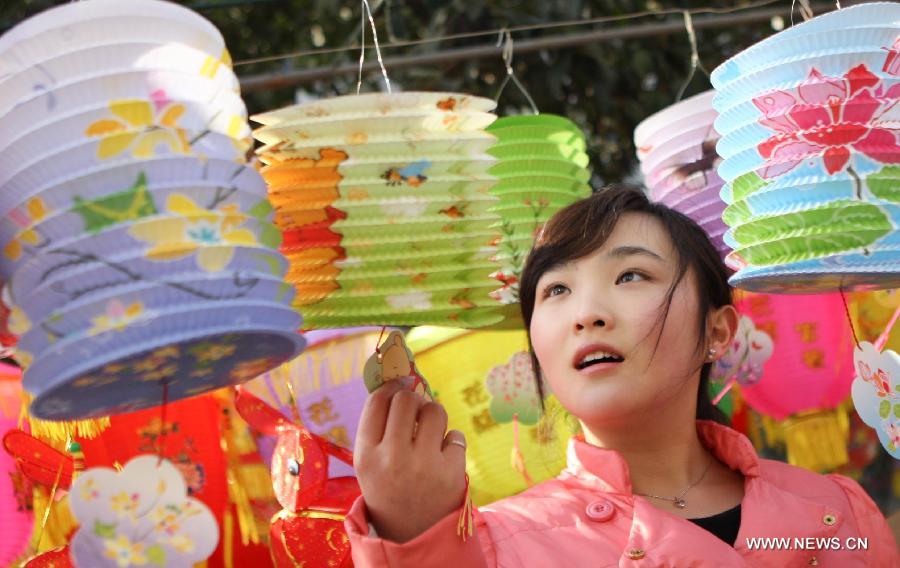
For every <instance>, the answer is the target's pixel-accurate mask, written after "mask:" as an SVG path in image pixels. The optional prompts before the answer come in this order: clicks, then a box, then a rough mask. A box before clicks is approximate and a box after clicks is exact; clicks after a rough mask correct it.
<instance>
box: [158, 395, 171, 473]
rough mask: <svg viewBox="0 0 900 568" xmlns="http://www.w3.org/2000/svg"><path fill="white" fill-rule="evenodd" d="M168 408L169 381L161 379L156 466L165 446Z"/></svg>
mask: <svg viewBox="0 0 900 568" xmlns="http://www.w3.org/2000/svg"><path fill="white" fill-rule="evenodd" d="M168 406H169V381H167V380H166V379H163V393H162V407H161V408H160V410H159V440H158V442H157V451H158V452H159V454H158V459H157V461H156V466H157V467H159V466H160V465H161V464H162V461H163V453H164V451H165V446H166V410H167V408H168Z"/></svg>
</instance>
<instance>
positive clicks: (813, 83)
mask: <svg viewBox="0 0 900 568" xmlns="http://www.w3.org/2000/svg"><path fill="white" fill-rule="evenodd" d="M898 100H900V85H894V86H892V87H891V88H887V87H886V85H884V84H882V81H881V80H880V79H879V78H878V77H877V76H875V75H874V74H872V72H871V71H869V69H868V68H867V67H866V66H865V65H864V64H860V65H858V66H856V67H854V68H852V69H850V70H849V71H848V72H847V73H846V74H845V75H844V76H843V77H828V76H825V75H823V74H822V73H820V72H819V71H818V70H817V69H815V68H813V69H812V70H811V71H810V73H809V76H808V77H807V79H806V81H804V82H803V83H802V84H800V85H799V86H798V87H797V88H796V90H795V91H794V92H789V91H779V90H775V91H772V92H769V93H766V94H764V95H762V96H759V97H756V98H754V99H753V103H754V104H755V105H756V107H757V108H759V110H760V111H761V112H762V113H763V115H764V116H763V118H761V119H760V120H759V123H760V124H762V125H763V126H765V127H767V128H770V129H772V130H774V131H775V132H776V134H775V135H773V136H771V137H770V138H769V139H767V140H765V141H764V142H762V143H761V144H760V145H759V146H758V148H757V149H758V151H759V154H760V155H761V156H762V157H763V158H765V159H766V160H769V161H770V162H769V163H767V164H766V165H765V166H764V167H763V168H762V170H760V172H759V173H760V175H761V176H762V177H763V178H767V179H768V178H773V177H777V176H780V175H782V174H784V173H786V172H789V171H791V170H792V169H794V168H795V167H796V166H797V165H798V164H800V163H801V162H803V161H804V160H805V159H807V158H808V157H810V156H817V155H820V154H821V155H822V162H823V164H824V166H825V170H826V171H827V172H828V174H830V175H834V174H836V173H838V172H842V171H844V170H847V169H848V168H849V167H851V166H850V156H851V148H852V149H853V150H855V151H857V152H859V153H861V154H864V155H865V156H867V157H869V158H871V159H873V160H875V161H877V162H881V163H890V164H893V163H898V161H900V160H898V158H897V157H898V156H900V144H898V136H897V134H898V132H897V129H896V127H894V126H892V125H890V124H888V123H884V122H881V118H882V117H883V116H884V115H885V114H886V113H887V111H888V110H890V109H891V108H892V107H893V106H894V105H895V104H897V102H898Z"/></svg>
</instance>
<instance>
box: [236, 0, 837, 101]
mask: <svg viewBox="0 0 900 568" xmlns="http://www.w3.org/2000/svg"><path fill="white" fill-rule="evenodd" d="M770 3H772V2H764V3H762V4H770ZM812 8H813V9H814V10H815V11H816V13H819V12H827V11H830V10H832V9H834V8H835V5H834V4H833V3H831V2H821V3H817V4H813V5H812ZM675 12H677V13H678V14H683V13H684V10H676V11H675ZM731 12H732V13H725V14H719V15H707V16H705V17H700V18H695V19H694V20H693V25H694V28H695V29H698V30H700V29H714V28H722V27H734V26H741V25H746V24H753V23H758V22H763V21H767V20H771V18H773V17H775V16H787V15H789V13H790V7H788V6H779V7H775V8H768V9H764V10H753V11H742V12H739V13H735V10H734V9H732V10H731ZM691 13H692V14H696V13H698V11H696V10H691ZM707 13H708V12H707ZM630 17H631V18H634V17H635V16H630ZM581 23H585V22H581ZM589 23H595V22H593V21H591V22H589ZM541 27H542V28H544V27H550V26H541ZM557 27H559V26H557ZM510 29H512V28H510ZM499 31H500V30H495V31H491V32H475V33H477V34H478V35H488V34H492V35H497V34H498V33H499ZM672 33H685V24H684V21H683V20H682V19H680V18H679V20H678V21H673V22H665V23H658V24H641V25H632V26H624V27H620V28H615V29H605V30H591V31H588V32H582V33H574V34H558V35H552V36H548V37H542V38H536V39H528V40H519V41H517V42H516V53H517V54H519V53H528V52H534V51H540V50H543V49H557V48H562V47H572V46H578V45H584V44H587V43H603V42H609V41H613V40H617V39H635V38H641V37H650V36H658V35H666V34H672ZM395 46H396V45H395ZM385 47H388V46H383V47H382V49H384V48H385ZM349 49H354V48H339V49H338V48H335V49H332V50H327V51H326V52H327V53H333V52H336V51H347V50H349ZM356 49H358V48H356ZM501 52H502V47H499V46H497V45H495V44H494V43H490V44H484V45H477V46H471V47H461V48H453V49H447V50H443V51H440V52H436V53H424V54H414V55H406V56H399V57H393V58H386V59H385V60H384V64H385V66H386V67H387V68H388V70H389V71H390V70H397V69H405V68H409V67H426V66H434V65H439V64H443V63H452V62H457V61H460V60H472V59H482V58H485V57H499V56H500V54H501ZM293 56H294V55H291V57H293ZM377 68H378V63H377V62H374V61H372V62H368V63H366V64H364V65H363V71H364V72H367V71H372V70H374V69H377ZM358 70H359V65H358V64H357V63H346V64H342V65H339V66H334V67H331V66H328V67H315V68H311V69H297V70H291V71H285V72H280V73H269V74H260V75H248V76H243V77H240V82H241V91H242V92H244V93H250V92H254V91H260V90H270V89H277V88H283V87H291V86H295V85H300V84H304V83H311V82H313V81H317V80H320V79H327V78H330V77H333V76H335V75H347V74H351V73H357V72H358Z"/></svg>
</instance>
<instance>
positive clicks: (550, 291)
mask: <svg viewBox="0 0 900 568" xmlns="http://www.w3.org/2000/svg"><path fill="white" fill-rule="evenodd" d="M566 290H568V288H566V287H565V286H563V285H562V284H553V285H552V286H547V287H546V288H544V297H545V298H549V297H550V296H559V295H560V294H562V293H564V292H565V291H566Z"/></svg>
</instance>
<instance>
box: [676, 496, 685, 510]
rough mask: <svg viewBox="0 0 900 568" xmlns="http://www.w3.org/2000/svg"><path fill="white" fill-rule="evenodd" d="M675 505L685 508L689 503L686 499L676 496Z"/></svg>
mask: <svg viewBox="0 0 900 568" xmlns="http://www.w3.org/2000/svg"><path fill="white" fill-rule="evenodd" d="M675 506H676V507H677V508H679V509H684V508H685V507H687V503H686V502H685V501H684V499H678V498H677V497H676V498H675Z"/></svg>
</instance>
